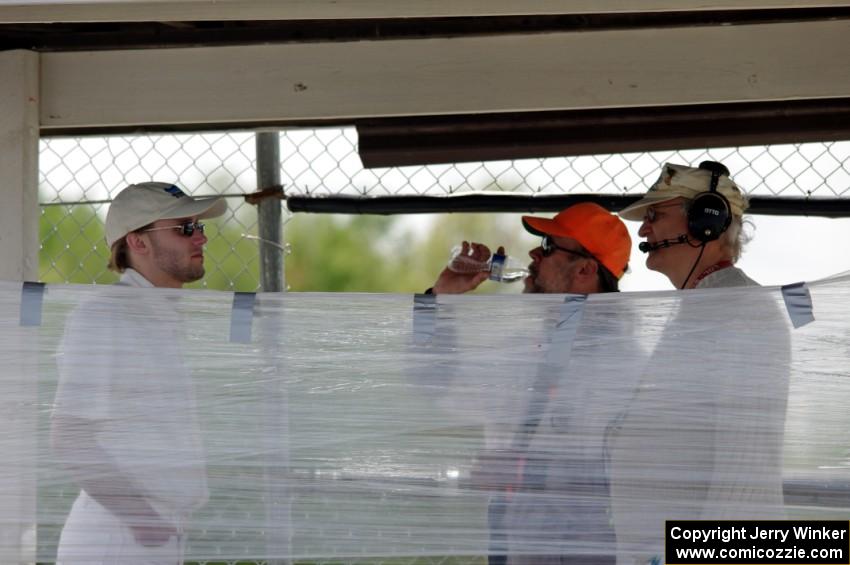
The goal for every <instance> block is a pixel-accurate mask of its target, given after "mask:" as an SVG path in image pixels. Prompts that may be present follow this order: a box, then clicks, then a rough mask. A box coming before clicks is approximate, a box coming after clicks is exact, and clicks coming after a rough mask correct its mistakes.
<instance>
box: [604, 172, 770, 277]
mask: <svg viewBox="0 0 850 565" xmlns="http://www.w3.org/2000/svg"><path fill="white" fill-rule="evenodd" d="M746 208H747V200H746V198H745V197H744V195H743V193H742V192H741V189H740V188H738V186H737V185H736V184H735V183H734V182H733V181H732V179H731V178H729V170H728V169H727V168H726V167H725V166H724V165H723V164H721V163H717V162H714V161H703V162H702V163H700V165H699V167H697V168H693V167H685V166H683V165H674V164H669V163H668V164H666V165H664V168H663V170H662V172H661V177H660V178H659V179H658V181H656V183H655V184H654V185H652V188H650V189H649V192H647V193H646V195H645V196H644V197H643V198H641V199H640V200H638V201H637V202H635V203H634V204H632V205H631V206H628V207H627V208H625V209H624V210H622V211H621V212H620V216H621V217H623V218H625V219H626V220H635V221H641V220H642V221H643V223H642V224H641V226H640V231H639V232H638V234H639V235H640V236H641V237H645V238H646V241H645V242H643V243H641V244H640V246H639V249H640V250H641V251H642V252H643V253H647V254H648V256H647V259H646V266H647V267H648V268H649V269H651V270H653V271H658V272H660V273H663V274H664V275H666V276H667V278H669V279H670V282H671V283H673V285H674V286H675V287H676V288H679V289H688V288H710V287H730V286H754V285H756V284H757V283H756V282H755V281H753V280H752V279H750V278H749V277H748V276H747V275H746V274H744V272H743V271H742V270H740V269H738V268H737V267H735V266H734V264H735V263H736V262H737V260H738V258H739V257H740V255H741V249H742V247H743V244H744V242H745V239H744V234H743V231H742V227H743V220H742V215H743V213H744V211H745V210H746Z"/></svg>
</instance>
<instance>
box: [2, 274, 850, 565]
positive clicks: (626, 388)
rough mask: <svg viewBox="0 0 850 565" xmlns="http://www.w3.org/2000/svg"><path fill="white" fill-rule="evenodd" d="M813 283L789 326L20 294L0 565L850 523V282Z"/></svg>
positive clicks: (535, 549)
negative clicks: (675, 527)
mask: <svg viewBox="0 0 850 565" xmlns="http://www.w3.org/2000/svg"><path fill="white" fill-rule="evenodd" d="M808 289H809V292H810V294H811V298H812V304H813V307H814V317H815V320H814V321H813V322H810V323H807V324H805V325H801V327H799V328H797V329H794V328H793V326H792V323H791V318H790V316H789V312H788V310H787V306H786V300H785V299H784V297H783V294H782V289H780V288H779V287H772V288H740V289H713V290H694V291H686V292H679V291H671V292H652V293H622V294H608V295H592V296H589V297H580V296H569V295H567V296H565V295H533V296H532V295H530V296H505V295H500V296H437V297H429V296H420V297H416V300H414V297H413V296H410V295H369V294H282V295H271V294H268V295H264V294H259V295H257V296H256V299H255V300H254V301H253V303H251V301H250V300H247V301H246V300H236V301H234V295H233V294H232V293H224V292H212V291H198V290H192V291H176V290H165V289H137V288H127V287H120V286H114V287H84V286H61V285H57V286H52V285H48V286H47V287H45V288H44V294H43V297H41V298H42V299H41V300H32V299H31V298H32V297H30V298H29V299H27V300H25V301H24V302H23V304H22V296H23V295H24V293H23V292H22V287H21V284H20V283H2V284H0V311H2V313H3V315H2V317H0V332H1V333H0V352H2V353H0V355H2V366H3V378H2V381H0V407H2V414H3V421H4V423H3V433H2V434H0V453H3V457H2V459H0V544H2V545H0V562H2V563H16V562H27V561H36V560H37V561H39V562H52V561H54V560H55V559H56V555H57V548H59V550H60V551H62V552H64V553H63V555H64V556H65V558H66V562H68V563H71V562H74V560H80V561H84V560H86V559H89V560H97V559H100V560H101V561H102V562H110V559H112V561H113V562H133V559H139V560H141V559H142V558H151V559H155V558H156V556H158V555H159V556H170V555H174V554H175V553H174V552H176V554H178V555H179V556H180V557H181V558H183V559H185V560H186V561H191V562H204V561H217V562H220V561H225V560H240V561H255V560H257V561H259V560H284V559H290V560H308V561H328V560H332V561H334V562H341V561H359V562H364V561H369V560H375V562H378V561H380V560H386V559H392V560H393V561H392V562H393V563H403V562H404V559H405V558H408V557H409V558H415V557H422V556H428V557H434V558H440V557H443V556H453V557H455V558H457V560H458V562H477V563H482V562H483V556H486V555H507V556H508V562H509V563H514V564H517V563H549V562H560V561H561V560H562V559H576V560H580V561H581V562H584V563H614V562H615V561H617V562H619V563H629V564H631V563H636V564H643V563H647V562H651V561H653V560H654V559H656V558H658V559H662V560H663V555H662V554H663V537H662V536H663V522H664V520H665V519H715V518H721V519H725V518H747V519H753V518H775V519H784V518H838V519H846V517H847V515H848V512H850V472H849V471H848V465H849V464H850V434H848V430H850V411H848V410H847V409H846V406H847V403H848V401H850V374H848V373H850V315H848V314H850V312H848V310H850V277H849V276H844V277H836V278H834V279H830V280H825V281H820V282H816V283H810V284H809V285H808ZM30 291H31V292H32V289H30ZM36 292H37V289H36ZM796 302H797V304H798V306H799V303H800V299H799V293H798V298H797V299H796ZM234 304H236V307H237V309H238V311H237V312H236V313H235V314H234ZM803 306H805V305H803ZM34 308H36V309H39V310H40V319H39V317H38V316H32V314H33V312H31V311H28V310H32V309H34ZM246 308H247V310H246ZM22 310H23V311H22ZM22 321H23V322H24V323H23V325H22ZM36 324H37V325H36ZM231 336H239V339H235V340H233V341H231ZM81 489H82V490H81ZM60 539H61V542H60ZM119 545H120V546H121V548H120V549H116V546H119ZM60 546H61V547H60ZM116 551H121V552H123V553H120V557H116V555H119V554H117V553H115V552H116ZM134 552H135V553H134ZM151 556H153V557H151ZM452 561H454V560H452Z"/></svg>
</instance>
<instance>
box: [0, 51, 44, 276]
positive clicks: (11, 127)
mask: <svg viewBox="0 0 850 565" xmlns="http://www.w3.org/2000/svg"><path fill="white" fill-rule="evenodd" d="M38 57H39V56H38V54H36V53H33V52H30V51H6V52H0V77H3V80H2V81H0V179H2V180H0V201H2V206H0V280H15V281H21V280H32V281H34V280H36V279H37V278H38V220H39V211H38V107H39V104H38V101H39V94H38Z"/></svg>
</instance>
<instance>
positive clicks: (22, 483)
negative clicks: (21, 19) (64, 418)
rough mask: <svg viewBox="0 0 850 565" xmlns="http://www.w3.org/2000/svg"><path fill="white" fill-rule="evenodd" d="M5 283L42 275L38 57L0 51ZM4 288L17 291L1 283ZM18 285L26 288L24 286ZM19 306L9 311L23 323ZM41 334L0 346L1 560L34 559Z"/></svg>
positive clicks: (0, 256) (0, 249) (7, 319)
mask: <svg viewBox="0 0 850 565" xmlns="http://www.w3.org/2000/svg"><path fill="white" fill-rule="evenodd" d="M0 77H3V80H2V81H0V279H3V280H12V281H20V280H23V279H28V280H35V279H36V277H37V276H38V219H39V211H38V191H37V188H38V187H37V179H38V169H37V166H38V165H37V163H38V55H37V54H35V53H31V52H27V51H6V52H0ZM2 284H3V286H4V288H7V287H8V286H11V285H10V284H9V283H6V282H4V283H2ZM18 288H20V287H19V285H18ZM19 310H20V309H19V308H14V307H12V308H8V309H4V311H3V312H2V317H3V323H5V324H17V322H18V318H19V316H20V311H19ZM37 342H38V333H37V329H36V328H33V331H32V332H29V333H27V334H23V333H21V332H14V337H13V338H12V339H10V340H8V339H7V340H4V341H3V343H2V344H0V364H2V366H3V371H0V390H2V391H4V392H3V394H2V395H0V427H2V429H3V434H4V437H5V438H6V441H5V442H4V444H3V445H4V453H3V456H2V458H0V562H2V563H33V562H35V542H36V527H35V524H36V475H37V473H36V461H37V450H38V442H37V441H36V437H37V431H38V426H37V420H38V419H37V411H36V410H35V406H36V399H37V396H38V394H37V393H38V374H37V367H38V363H37V361H38V358H37V356H35V355H34V353H33V352H34V348H35V345H34V344H36V343H37Z"/></svg>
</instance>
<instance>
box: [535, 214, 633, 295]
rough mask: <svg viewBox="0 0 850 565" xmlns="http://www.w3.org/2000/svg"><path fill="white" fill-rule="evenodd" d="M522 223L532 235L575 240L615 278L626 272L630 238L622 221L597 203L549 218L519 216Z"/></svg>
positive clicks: (630, 243) (630, 244) (630, 249)
mask: <svg viewBox="0 0 850 565" xmlns="http://www.w3.org/2000/svg"><path fill="white" fill-rule="evenodd" d="M522 225H523V226H525V229H526V230H528V231H529V232H531V233H533V234H534V235H541V236H543V235H551V236H554V237H568V238H570V239H574V240H576V241H577V242H579V243H580V244H581V246H582V247H584V248H585V249H586V250H587V251H588V252H589V253H590V254H591V255H593V257H594V258H595V259H596V260H597V261H599V262H600V263H602V264H603V265H604V266H605V268H606V269H608V270H609V271H611V273H612V274H613V275H614V276H615V277H617V278H618V279H619V278H620V277H622V276H623V273H625V272H626V268H627V266H628V263H629V255H630V254H631V252H632V238H631V237H629V231H628V230H627V229H626V225H625V224H624V223H623V221H622V220H621V219H620V218H618V217H617V216H615V215H614V214H612V213H611V212H609V211H608V210H606V209H605V208H603V207H602V206H600V205H599V204H594V203H592V202H581V203H579V204H574V205H572V206H570V207H569V208H566V209H564V210H562V211H561V212H560V213H558V215H557V216H555V217H554V218H552V219H551V220H550V219H549V218H536V217H534V216H523V217H522Z"/></svg>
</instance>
